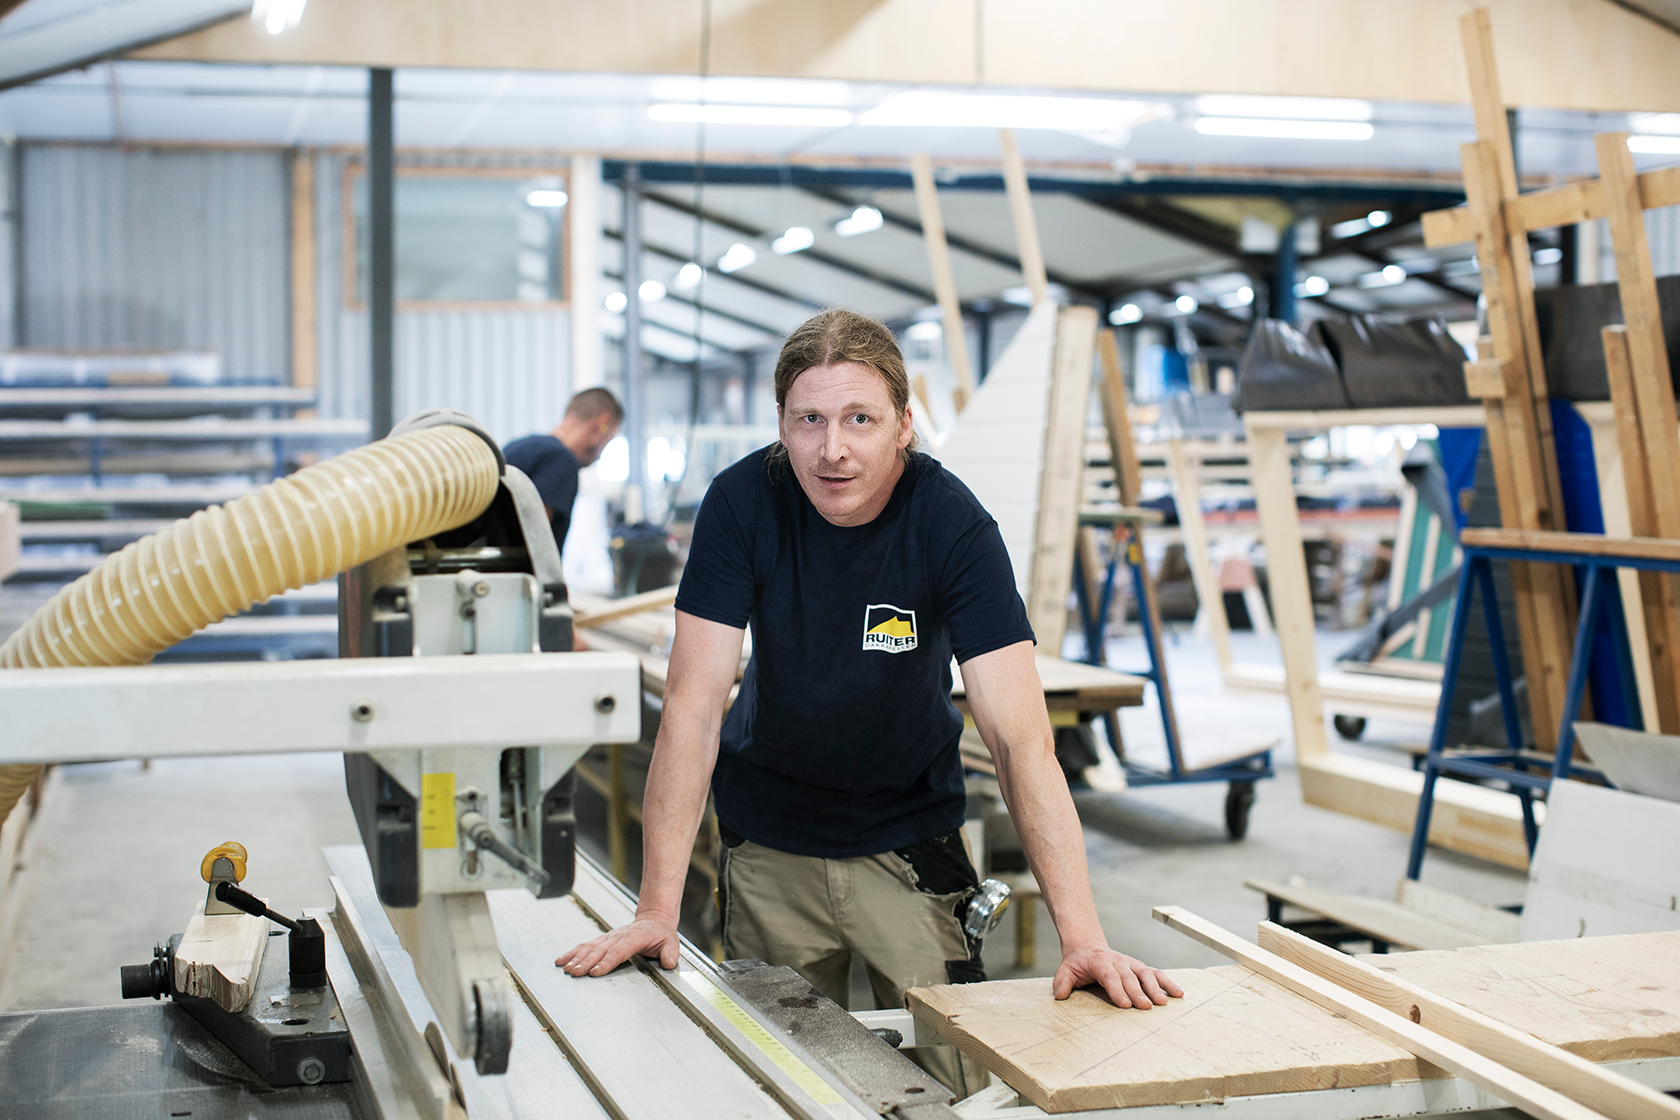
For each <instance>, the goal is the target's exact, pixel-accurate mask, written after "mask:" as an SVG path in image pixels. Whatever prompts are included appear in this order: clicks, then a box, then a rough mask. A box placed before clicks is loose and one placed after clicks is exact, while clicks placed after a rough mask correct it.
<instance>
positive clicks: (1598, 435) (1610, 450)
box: [1574, 384, 1662, 727]
mask: <svg viewBox="0 0 1680 1120" xmlns="http://www.w3.org/2000/svg"><path fill="white" fill-rule="evenodd" d="M1626 398H1627V399H1628V400H1630V401H1631V400H1632V390H1631V384H1630V388H1629V389H1628V391H1627V393H1626ZM1574 409H1575V412H1576V414H1577V415H1578V416H1580V417H1581V419H1583V420H1585V421H1586V422H1587V426H1588V428H1589V429H1590V430H1591V433H1592V449H1593V467H1594V469H1595V470H1596V472H1597V474H1598V504H1599V509H1600V510H1601V512H1602V513H1603V515H1604V532H1605V535H1606V536H1611V537H1631V536H1633V535H1634V531H1633V525H1632V519H1631V513H1630V511H1629V508H1628V488H1627V472H1628V469H1629V459H1628V458H1627V454H1628V453H1624V451H1623V446H1622V442H1621V440H1619V439H1618V438H1617V416H1616V415H1615V408H1614V406H1613V405H1612V404H1611V403H1610V402H1609V401H1593V402H1586V401H1583V402H1577V403H1576V404H1575V405H1574ZM1626 419H1627V422H1628V423H1629V425H1630V428H1629V430H1630V431H1632V432H1633V433H1635V434H1637V433H1638V432H1639V418H1638V416H1637V414H1635V415H1631V416H1629V417H1627V418H1626ZM1643 448H1644V438H1643V437H1642V436H1641V437H1640V439H1639V441H1638V442H1636V443H1634V444H1632V445H1631V453H1636V454H1637V455H1638V456H1639V457H1640V458H1639V459H1638V460H1635V462H1637V463H1638V464H1639V465H1638V467H1637V471H1638V474H1639V477H1640V478H1641V479H1646V474H1645V469H1644V466H1643V455H1644V450H1643ZM1647 481H1648V480H1647ZM1646 500H1647V502H1648V501H1649V495H1647V498H1646ZM1651 516H1653V517H1654V516H1655V515H1654V514H1652V515H1651ZM1645 535H1647V536H1648V535H1649V534H1648V533H1647V534H1645ZM1641 574H1642V573H1640V572H1638V571H1635V570H1634V569H1631V568H1619V569H1617V571H1616V584H1617V587H1618V589H1619V590H1620V591H1621V593H1622V621H1623V623H1624V624H1625V625H1626V627H1627V636H1628V654H1629V656H1630V659H1631V660H1632V662H1633V677H1634V684H1635V687H1636V688H1637V690H1638V692H1639V711H1640V714H1641V717H1642V720H1641V722H1642V724H1643V726H1645V727H1660V726H1661V725H1662V720H1661V718H1660V716H1659V714H1658V711H1657V694H1656V684H1655V681H1654V678H1653V671H1652V668H1651V643H1650V628H1649V627H1648V626H1647V625H1646V622H1645V612H1646V609H1647V608H1646V606H1645V596H1644V595H1643V594H1642V593H1641V591H1640V576H1641Z"/></svg>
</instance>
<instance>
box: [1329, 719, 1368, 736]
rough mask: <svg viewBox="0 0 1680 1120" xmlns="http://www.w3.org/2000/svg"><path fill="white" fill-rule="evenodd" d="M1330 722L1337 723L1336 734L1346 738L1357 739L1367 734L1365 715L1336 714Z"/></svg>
mask: <svg viewBox="0 0 1680 1120" xmlns="http://www.w3.org/2000/svg"><path fill="white" fill-rule="evenodd" d="M1330 722H1331V723H1333V724H1335V725H1336V734H1338V735H1340V736H1341V737H1342V738H1344V739H1357V738H1359V737H1360V736H1361V735H1363V734H1365V717H1364V716H1336V717H1335V718H1334V719H1332V720H1331V721H1330Z"/></svg>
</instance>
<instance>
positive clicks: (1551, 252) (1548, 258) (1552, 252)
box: [1534, 245, 1563, 264]
mask: <svg viewBox="0 0 1680 1120" xmlns="http://www.w3.org/2000/svg"><path fill="white" fill-rule="evenodd" d="M1562 259H1563V250H1562V249H1559V248H1558V247H1557V246H1556V245H1551V246H1548V247H1547V248H1544V249H1540V250H1537V251H1536V252H1535V254H1534V263H1535V264H1556V263H1558V262H1559V261H1561V260H1562Z"/></svg>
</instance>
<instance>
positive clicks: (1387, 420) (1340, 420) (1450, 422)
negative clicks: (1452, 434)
mask: <svg viewBox="0 0 1680 1120" xmlns="http://www.w3.org/2000/svg"><path fill="white" fill-rule="evenodd" d="M1484 419H1485V416H1484V414H1483V412H1482V410H1481V409H1480V408H1479V407H1477V406H1476V405H1473V404H1455V405H1445V406H1439V407H1437V406H1433V405H1431V406H1428V407H1419V406H1416V405H1408V406H1406V407H1403V408H1327V409H1322V410H1320V411H1316V412H1311V411H1279V412H1245V413H1243V425H1244V426H1245V427H1247V428H1251V429H1252V428H1260V429H1266V428H1280V429H1284V430H1287V431H1318V430H1322V429H1324V428H1336V427H1341V426H1342V425H1345V424H1370V425H1373V426H1375V427H1379V428H1380V427H1385V426H1387V425H1389V424H1435V425H1437V426H1439V427H1442V428H1479V427H1481V426H1482V423H1483V421H1484Z"/></svg>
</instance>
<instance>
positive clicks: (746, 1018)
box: [678, 968, 843, 1104]
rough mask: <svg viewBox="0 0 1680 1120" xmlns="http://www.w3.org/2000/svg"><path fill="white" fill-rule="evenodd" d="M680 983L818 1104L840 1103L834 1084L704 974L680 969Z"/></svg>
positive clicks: (840, 1099)
mask: <svg viewBox="0 0 1680 1120" xmlns="http://www.w3.org/2000/svg"><path fill="white" fill-rule="evenodd" d="M678 975H679V976H681V977H682V978H683V982H684V983H685V984H687V985H688V986H689V987H690V988H693V989H694V990H695V992H697V993H699V995H700V998H701V999H703V1000H705V1001H706V1002H707V1003H709V1004H711V1005H712V1006H713V1007H714V1008H716V1009H717V1011H718V1012H719V1013H720V1014H721V1015H722V1016H723V1017H724V1018H725V1019H727V1020H729V1025H730V1026H732V1027H734V1028H735V1029H736V1030H738V1031H740V1032H741V1033H742V1034H744V1035H746V1036H747V1039H748V1041H750V1042H751V1043H752V1044H753V1045H754V1046H757V1047H758V1048H759V1050H760V1051H762V1052H763V1054H764V1056H765V1057H766V1058H769V1059H770V1060H771V1061H772V1062H774V1063H775V1064H776V1066H777V1068H779V1069H780V1070H781V1071H782V1072H783V1073H785V1074H787V1075H788V1076H789V1077H791V1078H792V1079H793V1083H794V1084H795V1085H798V1086H799V1087H800V1088H801V1089H803V1090H805V1092H806V1094H807V1095H808V1096H809V1097H810V1098H811V1099H812V1100H814V1101H816V1102H817V1103H818V1104H841V1103H843V1102H842V1098H841V1096H840V1094H839V1093H837V1092H835V1091H834V1086H832V1085H830V1084H829V1083H828V1082H826V1081H824V1080H823V1079H822V1077H821V1076H820V1075H818V1073H817V1071H816V1070H814V1069H812V1068H811V1067H810V1066H808V1065H806V1064H805V1063H804V1062H802V1061H800V1060H799V1059H798V1058H796V1057H794V1054H793V1051H792V1050H789V1049H788V1048H787V1047H786V1046H783V1045H782V1043H781V1041H780V1040H779V1039H777V1038H776V1036H775V1035H773V1034H771V1033H770V1032H769V1031H767V1030H765V1029H764V1025H763V1024H762V1023H760V1022H759V1021H758V1020H757V1019H754V1018H753V1017H752V1016H751V1015H748V1014H747V1013H746V1012H745V1011H742V1010H741V1007H740V1005H739V1004H737V1003H736V1002H735V1001H734V1000H732V999H730V998H729V997H728V996H727V995H725V994H724V991H723V989H722V988H719V987H718V986H717V985H716V984H714V983H712V982H711V981H710V980H709V979H707V978H706V977H705V976H704V975H702V974H701V973H698V972H694V971H692V970H690V969H686V968H685V969H683V970H682V971H681V972H679V973H678Z"/></svg>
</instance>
